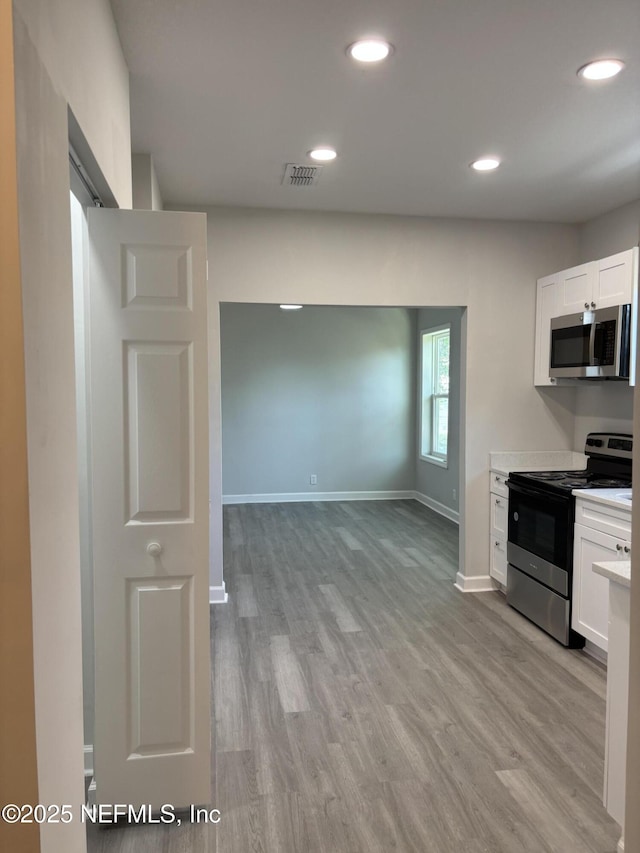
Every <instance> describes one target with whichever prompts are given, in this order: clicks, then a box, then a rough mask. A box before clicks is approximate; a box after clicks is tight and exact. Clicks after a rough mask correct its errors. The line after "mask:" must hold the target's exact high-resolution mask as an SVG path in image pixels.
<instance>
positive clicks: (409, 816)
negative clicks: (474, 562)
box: [89, 501, 620, 853]
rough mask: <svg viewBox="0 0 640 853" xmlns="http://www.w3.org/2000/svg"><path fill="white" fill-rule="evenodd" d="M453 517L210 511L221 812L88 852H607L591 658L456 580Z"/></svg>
mask: <svg viewBox="0 0 640 853" xmlns="http://www.w3.org/2000/svg"><path fill="white" fill-rule="evenodd" d="M457 532H458V531H457V527H456V526H455V525H453V524H452V523H451V522H449V521H447V520H445V519H443V518H441V517H440V516H437V515H435V514H434V513H432V512H431V511H429V510H427V509H425V508H424V507H422V506H421V505H419V504H417V503H415V502H412V501H388V502H386V501H385V502H366V503H365V502H363V503H342V504H339V503H309V504H271V505H264V504H263V505H253V506H232V507H227V508H225V579H226V583H227V590H228V592H229V594H230V602H229V604H228V605H226V606H217V607H214V608H213V611H212V612H213V624H212V635H213V650H214V657H213V660H214V667H213V670H214V671H213V676H214V678H213V683H214V716H215V741H216V742H215V749H214V762H213V763H214V782H215V784H214V790H215V805H216V806H217V807H218V808H219V809H220V810H221V812H222V820H221V823H220V824H219V826H218V827H217V828H212V827H209V828H205V827H202V826H182V827H180V828H175V827H169V828H164V827H163V828H155V827H154V828H151V827H145V828H140V827H134V828H130V829H129V828H127V829H124V828H117V829H114V830H107V831H93V832H90V834H89V836H90V851H91V853H129V851H132V853H133V851H135V853H151V851H154V853H155V851H162V853H187V851H189V853H191V851H194V853H369V851H372V853H376V851H380V853H383V851H384V853H387V851H390V850H395V851H412V853H413V852H415V853H449V851H451V853H460V851H465V853H489V851H491V853H515V851H526V853H613V851H615V848H616V843H617V840H618V837H619V834H620V833H619V829H618V827H617V826H616V824H614V823H613V821H612V820H611V819H610V818H609V817H608V816H607V814H606V812H605V810H604V808H603V806H602V803H601V800H602V779H603V757H604V715H605V701H604V700H605V687H606V674H605V672H604V670H603V668H601V667H600V666H599V665H598V664H597V663H595V662H594V661H592V660H590V659H589V658H587V657H585V656H584V654H582V653H581V652H575V651H568V650H566V649H563V648H562V647H561V646H559V645H558V644H557V643H555V642H554V641H553V640H551V639H550V638H548V637H547V636H546V635H545V634H543V633H542V632H541V631H539V630H538V629H537V628H535V627H534V626H533V625H531V624H530V623H529V622H527V621H526V620H525V619H524V618H523V617H521V616H520V615H519V614H517V613H515V612H514V611H512V610H511V609H510V608H508V607H507V606H506V604H505V603H504V599H503V597H502V596H501V595H500V594H499V593H484V594H478V595H471V594H466V595H464V594H462V593H460V592H458V591H457V590H456V589H455V588H454V586H453V578H454V575H455V571H456V569H457ZM482 547H483V548H484V547H485V543H483V544H482ZM470 559H473V555H470Z"/></svg>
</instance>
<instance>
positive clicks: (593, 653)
mask: <svg viewBox="0 0 640 853" xmlns="http://www.w3.org/2000/svg"><path fill="white" fill-rule="evenodd" d="M582 651H583V652H584V653H585V654H586V655H589V657H592V658H593V659H594V660H597V661H598V663H603V664H604V665H605V666H606V665H607V660H608V655H607V653H606V652H603V651H602V649H601V648H600V647H599V646H596V644H595V643H592V642H591V640H585V643H584V649H583V650H582Z"/></svg>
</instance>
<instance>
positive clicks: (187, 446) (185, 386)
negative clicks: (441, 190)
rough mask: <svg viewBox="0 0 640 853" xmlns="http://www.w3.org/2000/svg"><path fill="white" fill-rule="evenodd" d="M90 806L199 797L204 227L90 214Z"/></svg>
mask: <svg viewBox="0 0 640 853" xmlns="http://www.w3.org/2000/svg"><path fill="white" fill-rule="evenodd" d="M88 222H89V240H90V251H91V259H90V284H89V301H90V323H91V328H90V362H91V403H90V412H91V431H92V445H93V458H92V466H93V492H94V494H93V527H94V580H95V583H94V589H95V640H96V657H95V662H96V730H95V744H94V757H95V772H96V785H97V799H98V802H100V803H131V804H132V805H141V804H145V803H150V804H151V805H152V806H153V807H155V808H158V807H159V806H161V805H163V804H164V803H171V804H173V805H175V806H176V807H179V806H186V805H189V804H190V803H203V804H204V803H208V802H210V801H211V787H210V777H211V772H210V762H211V756H210V665H209V595H208V590H209V567H208V553H209V497H208V480H209V473H208V469H209V463H208V396H207V319H206V318H207V310H206V272H205V265H206V218H205V216H204V215H203V214H192V213H174V212H166V213H165V212H163V213H158V212H150V211H120V210H104V209H97V210H90V211H89V216H88Z"/></svg>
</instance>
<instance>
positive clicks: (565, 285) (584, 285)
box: [555, 263, 596, 317]
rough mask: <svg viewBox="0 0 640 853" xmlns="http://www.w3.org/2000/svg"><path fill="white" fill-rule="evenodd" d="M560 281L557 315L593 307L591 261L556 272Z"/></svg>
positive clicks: (592, 267)
mask: <svg viewBox="0 0 640 853" xmlns="http://www.w3.org/2000/svg"><path fill="white" fill-rule="evenodd" d="M558 279H559V283H560V287H559V291H560V292H559V304H558V309H559V310H558V313H557V314H556V315H555V316H557V317H562V316H564V315H565V314H578V313H579V312H580V311H584V310H585V309H587V308H588V309H590V310H593V309H594V308H595V304H594V303H595V300H594V293H593V292H594V284H595V280H596V269H595V266H594V264H593V263H590V264H580V266H579V267H571V269H569V270H563V271H562V272H561V273H558Z"/></svg>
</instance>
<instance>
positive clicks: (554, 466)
mask: <svg viewBox="0 0 640 853" xmlns="http://www.w3.org/2000/svg"><path fill="white" fill-rule="evenodd" d="M586 467H587V457H586V456H585V455H584V453H576V452H575V451H573V450H511V451H508V452H505V453H503V452H496V453H490V454H489V468H490V469H491V470H492V471H495V472H496V474H503V475H504V476H505V477H506V476H507V475H508V474H510V473H511V471H582V470H584V469H585V468H586Z"/></svg>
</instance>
